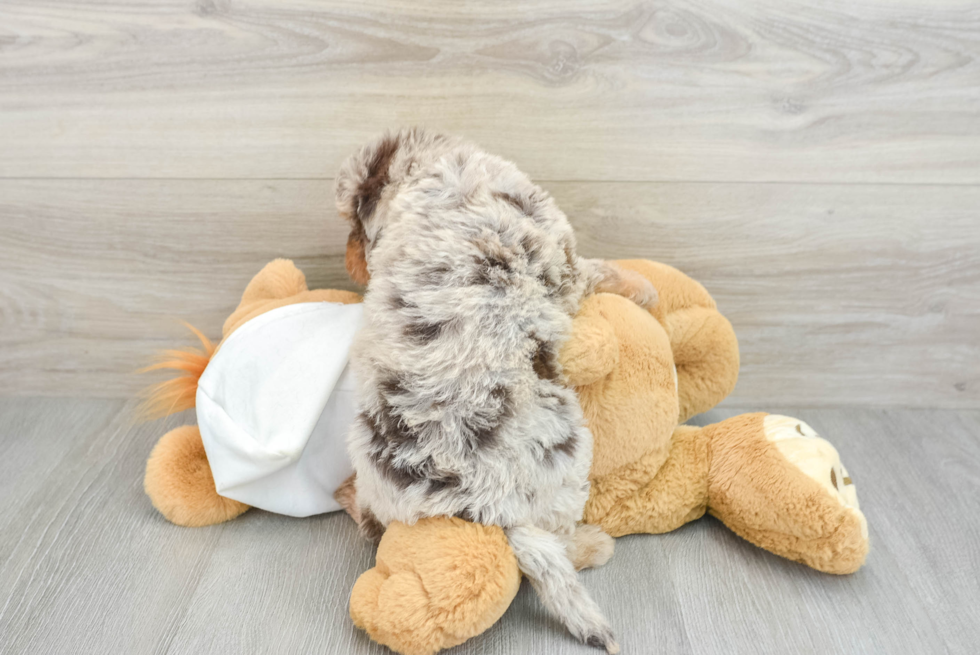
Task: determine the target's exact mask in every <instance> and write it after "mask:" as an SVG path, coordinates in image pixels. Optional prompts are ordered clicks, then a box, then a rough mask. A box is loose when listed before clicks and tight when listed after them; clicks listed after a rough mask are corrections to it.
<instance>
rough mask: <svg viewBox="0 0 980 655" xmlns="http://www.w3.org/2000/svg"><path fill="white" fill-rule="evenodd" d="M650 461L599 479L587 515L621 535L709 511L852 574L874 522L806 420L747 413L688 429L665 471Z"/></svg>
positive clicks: (815, 562) (813, 561)
mask: <svg viewBox="0 0 980 655" xmlns="http://www.w3.org/2000/svg"><path fill="white" fill-rule="evenodd" d="M658 461H659V458H658V457H651V462H653V463H654V465H652V466H647V465H645V462H644V460H643V459H640V460H639V461H637V462H636V463H634V464H631V465H629V466H625V467H623V468H622V469H619V470H617V471H615V472H614V473H612V474H610V475H606V476H604V477H602V478H599V479H596V480H593V483H592V494H591V496H590V497H589V502H588V504H587V505H586V508H585V520H586V521H587V522H589V523H595V524H597V525H600V526H602V528H603V529H604V530H606V532H608V533H609V534H611V535H613V536H617V537H618V536H621V535H624V534H633V533H638V532H648V533H661V532H667V531H669V530H674V529H675V528H678V527H680V526H681V525H683V524H685V523H687V522H688V521H691V520H694V519H696V518H699V517H701V516H702V515H703V514H704V513H705V511H706V510H707V511H708V512H710V513H711V514H712V515H714V516H716V517H718V518H719V519H721V521H722V522H724V523H725V525H727V526H728V527H729V528H731V529H732V530H733V531H734V532H735V533H737V534H738V535H739V536H741V537H742V538H744V539H746V540H747V541H750V542H751V543H753V544H755V545H757V546H759V547H761V548H765V549H766V550H769V551H771V552H773V553H776V554H777V555H781V556H783V557H786V558H789V559H792V560H795V561H797V562H802V563H803V564H806V565H807V566H811V567H813V568H815V569H817V570H819V571H824V572H827V573H852V572H854V571H856V570H857V569H858V568H860V567H861V565H862V564H863V563H864V559H865V557H866V555H867V553H868V527H867V522H866V521H865V518H864V514H862V513H861V511H860V509H858V502H857V494H856V492H855V487H854V484H853V481H852V480H851V478H850V476H849V475H848V473H847V470H846V469H845V468H844V466H843V465H842V464H841V462H840V457H839V456H838V454H837V451H836V450H835V449H834V447H833V446H831V445H830V444H829V443H828V442H827V441H825V440H823V439H821V438H820V437H819V436H818V435H817V434H816V432H814V431H813V430H812V429H811V428H810V427H809V426H808V425H807V424H806V423H804V422H802V421H799V420H797V419H793V418H789V417H786V416H776V415H769V414H743V415H741V416H736V417H733V418H730V419H728V420H726V421H722V422H721V423H716V424H714V425H709V426H707V427H705V428H697V427H692V426H685V425H682V426H679V427H678V428H677V430H676V431H675V432H674V437H673V443H672V445H671V450H670V454H669V456H668V458H667V461H666V462H665V463H664V465H663V466H662V467H661V468H660V469H659V470H658V469H656V468H655V463H656V462H658Z"/></svg>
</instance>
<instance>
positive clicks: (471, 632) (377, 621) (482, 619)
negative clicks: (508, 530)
mask: <svg viewBox="0 0 980 655" xmlns="http://www.w3.org/2000/svg"><path fill="white" fill-rule="evenodd" d="M520 579H521V576H520V571H519V569H518V567H517V560H516V558H515V557H514V553H513V552H512V551H511V549H510V545H509V544H508V543H507V538H506V537H505V536H504V532H503V530H501V529H500V528H499V527H496V526H485V525H479V524H476V523H468V522H466V521H462V520H460V519H455V518H454V519H450V518H431V519H422V520H421V521H419V522H418V523H416V524H415V525H412V526H409V525H405V524H403V523H398V522H395V523H392V524H391V525H389V526H388V529H387V531H386V532H385V534H384V536H383V537H382V539H381V543H380V544H379V545H378V554H377V559H376V563H375V566H374V568H372V569H370V570H368V571H365V572H364V573H363V574H362V575H361V577H360V578H358V579H357V582H356V583H354V588H353V590H352V591H351V599H350V615H351V618H352V619H353V620H354V623H355V625H357V626H358V627H360V628H362V629H364V630H365V631H367V633H368V635H369V636H370V637H371V638H372V639H374V640H375V641H377V642H378V643H380V644H383V645H385V646H388V647H389V648H391V649H392V650H394V651H396V652H398V653H402V654H403V655H429V654H431V653H435V652H437V651H439V650H442V649H443V648H450V647H452V646H455V645H457V644H461V643H463V642H464V641H466V640H467V639H469V638H470V637H473V636H475V635H478V634H480V633H481V632H483V631H484V630H486V629H487V628H489V627H490V626H491V625H493V624H494V623H496V622H497V620H498V619H499V618H500V617H501V616H502V615H503V613H504V611H505V610H506V609H507V608H508V607H509V606H510V603H511V601H512V600H513V599H514V596H515V595H516V594H517V589H518V587H519V585H520Z"/></svg>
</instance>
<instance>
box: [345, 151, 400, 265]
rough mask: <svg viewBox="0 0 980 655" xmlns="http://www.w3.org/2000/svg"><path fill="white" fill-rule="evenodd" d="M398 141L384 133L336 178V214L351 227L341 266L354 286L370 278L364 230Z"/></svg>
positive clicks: (374, 207) (348, 163)
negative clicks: (344, 266) (353, 282)
mask: <svg viewBox="0 0 980 655" xmlns="http://www.w3.org/2000/svg"><path fill="white" fill-rule="evenodd" d="M399 141H400V139H399V135H393V134H390V133H386V134H384V135H383V136H381V137H380V138H378V139H376V140H375V141H373V142H372V143H369V144H368V145H366V146H364V147H363V148H361V150H360V151H358V152H357V153H356V154H354V155H352V156H351V157H350V158H348V159H347V161H346V162H344V165H343V166H341V168H340V173H339V174H338V176H337V196H336V201H337V211H338V212H339V213H340V216H341V217H342V218H343V219H344V220H346V221H347V222H348V223H349V224H350V228H351V230H350V235H349V236H348V237H347V255H346V257H345V258H344V260H345V261H344V263H345V264H346V267H347V272H348V273H349V274H350V276H351V278H352V279H353V280H354V281H355V282H357V283H358V284H367V283H368V280H369V279H370V275H369V274H368V269H367V250H368V248H369V246H370V239H369V235H368V233H369V230H367V229H366V228H367V224H368V223H369V222H370V221H371V219H372V218H374V213H375V210H376V209H377V207H378V202H379V201H380V200H381V193H382V191H384V188H385V186H387V184H388V182H389V181H390V175H389V170H390V169H391V163H392V159H393V158H394V156H395V153H396V152H398V145H399ZM374 229H375V231H376V230H377V229H378V226H374Z"/></svg>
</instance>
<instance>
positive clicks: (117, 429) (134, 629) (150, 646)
mask: <svg viewBox="0 0 980 655" xmlns="http://www.w3.org/2000/svg"><path fill="white" fill-rule="evenodd" d="M748 409H749V410H752V409H754V408H751V407H750V408H748ZM130 410H131V405H123V403H121V402H119V401H115V400H98V399H87V400H78V399H75V400H72V399H31V400H24V399H16V400H15V399H5V400H0V448H2V449H3V451H4V452H5V453H13V454H14V455H13V457H10V458H0V474H2V475H3V477H2V478H0V484H4V486H3V487H0V490H2V491H3V495H2V496H0V502H2V505H0V508H2V510H3V511H2V513H0V520H3V526H2V527H3V529H2V530H0V634H2V635H3V639H0V653H2V654H3V655H7V654H8V653H9V654H11V655H13V654H14V653H18V654H19V653H59V654H64V655H75V654H93V655H95V654H99V655H102V654H104V653H127V654H132V655H143V654H149V653H153V654H156V655H163V654H170V655H183V654H188V655H191V654H193V655H238V654H240V653H257V654H265V653H270V654H272V653H282V654H286V653H314V652H315V653H328V654H344V655H355V654H356V655H360V654H362V653H372V654H375V653H376V654H381V653H386V652H389V651H387V650H385V649H383V648H380V647H379V646H377V645H376V644H373V643H372V642H370V641H369V640H368V639H367V638H366V636H365V635H364V634H363V633H362V632H360V631H359V630H356V629H355V628H354V627H353V626H352V624H351V622H350V619H349V617H348V616H347V600H348V596H349V591H350V587H351V585H352V584H353V581H354V580H355V579H356V577H357V576H358V575H359V574H360V573H361V571H363V570H364V569H365V568H367V567H368V566H370V564H371V562H372V560H373V552H372V548H371V547H370V546H369V545H368V544H367V543H366V542H364V541H361V540H360V539H359V538H358V537H357V536H356V529H355V528H354V526H353V523H352V522H351V521H350V520H349V519H348V518H347V517H346V516H345V515H342V514H330V515H325V516H318V517H312V518H309V519H291V518H286V517H281V516H275V515H272V514H268V513H265V512H260V511H256V510H252V511H250V512H248V513H246V514H245V515H244V516H242V517H241V518H239V519H236V520H235V521H232V522H230V523H227V524H225V525H223V526H215V527H210V528H201V529H186V528H179V527H176V526H174V525H171V524H169V523H167V522H166V521H164V520H163V519H162V518H161V517H160V516H159V515H158V514H156V512H155V511H154V510H153V509H152V508H151V507H150V505H149V502H148V501H147V499H146V497H145V496H144V495H143V493H142V484H141V482H142V473H143V464H144V461H145V459H146V456H147V455H148V453H149V451H150V448H151V447H152V445H153V443H154V442H155V441H156V440H157V439H158V438H159V437H160V436H161V435H162V434H163V433H164V431H165V430H167V429H169V428H170V427H173V426H174V425H176V424H177V423H179V422H180V421H181V420H182V419H181V417H176V418H174V419H171V420H168V421H162V422H159V423H156V424H151V425H143V426H137V427H133V426H132V425H131V423H130V414H129V412H130ZM740 411H741V410H736V409H726V410H715V411H712V412H709V413H707V414H705V415H703V416H700V417H697V419H696V421H695V422H697V423H698V424H702V425H703V424H707V423H711V422H715V421H718V420H722V419H724V418H727V417H728V416H732V415H735V414H737V413H740ZM780 412H781V413H785V414H789V415H792V416H797V417H799V418H801V419H803V420H805V421H807V422H808V423H809V424H810V425H812V426H813V427H814V428H815V429H816V430H817V431H818V432H819V433H821V434H822V435H823V436H825V437H826V438H828V439H830V440H831V441H832V442H833V443H834V444H835V445H836V446H837V448H838V450H839V451H840V453H841V456H842V458H843V460H844V462H845V464H846V466H847V468H848V470H849V471H850V473H851V475H852V477H853V478H854V481H855V484H856V485H857V486H858V493H859V497H860V500H861V507H862V509H863V510H864V512H865V513H866V515H867V516H868V521H869V528H870V533H871V540H872V550H871V553H870V555H869V558H868V562H867V564H866V566H865V567H864V568H863V569H861V570H860V571H859V572H858V573H856V574H854V575H851V576H840V577H838V576H830V575H824V574H820V573H817V572H815V571H812V570H810V569H808V568H806V567H804V566H802V565H799V564H795V563H793V562H789V561H787V560H783V559H781V558H778V557H775V556H773V555H770V554H768V553H766V552H764V551H762V550H760V549H758V548H755V547H754V546H751V545H749V544H748V543H747V542H744V541H742V540H741V539H739V538H738V537H736V536H735V535H734V534H732V533H731V532H729V531H728V530H727V529H726V528H725V527H724V526H722V525H721V524H720V523H719V522H718V521H715V520H714V519H710V518H705V519H702V520H700V521H697V522H695V523H693V524H691V525H688V526H686V527H684V528H682V529H680V530H677V531H675V532H672V533H669V534H666V535H659V536H649V535H637V536H632V537H626V538H623V539H619V540H617V543H616V554H615V555H614V557H613V559H612V560H611V561H610V563H609V564H607V565H606V566H605V567H602V568H600V569H596V570H593V571H587V572H585V573H584V574H583V577H584V581H585V584H586V585H587V586H588V588H589V589H590V590H591V592H592V593H593V594H594V596H595V597H596V599H597V601H598V602H599V603H600V605H602V606H603V607H604V609H605V610H606V612H607V614H608V615H609V617H610V618H611V620H612V622H613V624H614V625H615V626H616V630H617V635H618V637H619V640H620V642H621V643H622V645H623V652H629V653H661V652H663V653H677V654H678V655H687V654H693V653H698V654H714V653H718V654H721V653H725V654H726V655H727V654H742V653H744V654H746V655H748V654H753V655H754V654H757V653H811V652H812V653H844V652H846V653H859V654H881V655H904V654H909V655H918V654H920V653H952V654H960V653H962V654H964V655H967V654H972V653H973V652H975V647H976V644H977V643H980V626H978V624H977V622H976V620H975V617H974V614H975V612H974V611H973V610H974V608H975V607H976V605H977V603H978V602H980V558H978V556H977V549H976V547H975V546H976V543H977V541H978V539H980V523H978V521H977V520H976V516H977V513H978V510H980V505H978V499H980V438H978V430H980V412H976V411H951V410H867V409H853V408H851V409H801V408H794V407H787V408H781V409H780ZM184 418H185V419H186V418H188V417H184ZM11 475H13V476H14V479H15V481H16V483H15V484H7V481H8V480H10V479H11V477H10V476H11ZM451 652H452V653H453V655H464V654H465V655H473V654H480V655H491V654H493V655H504V654H509V653H549V654H555V655H565V654H570V653H581V654H582V655H586V654H593V653H595V651H594V650H593V649H590V648H587V647H584V646H581V645H579V644H578V643H576V642H575V641H574V640H573V639H572V638H571V637H570V636H568V635H567V633H566V632H565V631H564V630H563V629H562V628H561V627H560V626H559V625H558V624H557V623H556V622H555V621H554V620H553V619H551V618H550V617H548V616H547V614H546V613H545V611H544V609H543V608H542V606H541V605H540V603H539V602H538V600H537V598H536V597H535V595H534V593H533V591H532V590H531V589H530V588H529V587H528V586H527V585H526V584H525V585H524V586H523V587H522V589H521V591H520V592H519V594H518V596H517V598H516V600H515V602H514V604H513V605H512V606H511V608H510V609H509V610H508V611H507V613H506V614H505V615H504V617H503V618H502V619H501V621H500V622H498V623H497V624H496V625H495V626H493V627H492V628H491V629H490V630H488V631H487V632H486V633H484V634H483V635H481V636H480V637H478V638H476V639H473V640H470V641H469V642H467V643H465V644H463V645H462V646H460V647H458V648H457V649H454V650H453V651H451Z"/></svg>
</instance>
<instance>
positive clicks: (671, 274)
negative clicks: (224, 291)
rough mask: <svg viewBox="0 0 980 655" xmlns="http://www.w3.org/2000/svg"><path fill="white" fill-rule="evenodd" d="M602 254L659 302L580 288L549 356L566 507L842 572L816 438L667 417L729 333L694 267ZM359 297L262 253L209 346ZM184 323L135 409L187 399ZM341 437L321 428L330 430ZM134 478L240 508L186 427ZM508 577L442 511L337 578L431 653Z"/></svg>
mask: <svg viewBox="0 0 980 655" xmlns="http://www.w3.org/2000/svg"><path fill="white" fill-rule="evenodd" d="M618 263H619V264H620V265H621V266H623V267H625V268H629V269H632V270H634V271H637V272H639V273H641V274H642V275H644V276H645V277H647V278H648V279H649V280H650V281H651V282H653V284H654V286H655V287H656V288H657V290H658V291H659V293H660V303H659V305H658V306H657V307H656V308H655V309H654V310H652V311H646V310H644V309H641V308H640V307H638V306H637V305H635V304H633V303H632V302H630V301H628V300H626V299H624V298H621V297H619V296H614V295H608V294H599V295H596V296H592V297H590V298H588V299H586V301H585V302H584V303H583V305H582V308H581V311H580V312H579V315H578V316H577V318H576V319H575V321H574V327H573V332H572V336H571V339H570V340H569V341H568V343H567V344H566V346H565V348H564V350H563V352H562V353H561V357H560V359H561V364H562V367H563V371H564V376H565V379H566V380H567V383H568V384H569V385H571V386H574V387H575V389H576V391H577V392H578V396H579V399H580V401H581V404H582V408H583V410H584V414H585V417H586V420H587V421H588V424H589V427H590V428H591V430H592V433H593V435H594V438H595V442H594V448H593V453H594V454H593V462H592V470H591V476H590V477H591V482H592V489H591V495H590V497H589V501H588V503H587V505H586V507H585V515H584V520H585V521H586V522H587V523H591V524H595V525H598V526H601V527H602V529H603V530H605V531H606V532H607V533H609V534H610V535H612V536H621V535H626V534H635V533H651V534H656V533H662V532H667V531H670V530H674V529H676V528H678V527H680V526H682V525H684V524H685V523H687V522H689V521H693V520H695V519H698V518H700V517H701V516H703V515H704V514H705V513H706V512H707V513H710V514H712V515H713V516H715V517H717V518H718V519H720V520H721V521H722V522H723V523H725V525H727V526H728V527H729V528H730V529H732V530H733V531H734V532H735V533H737V534H738V535H739V536H741V537H742V538H744V539H746V540H747V541H750V542H751V543H754V544H756V545H757V546H760V547H762V548H765V549H766V550H768V551H770V552H773V553H775V554H777V555H781V556H783V557H786V558H789V559H792V560H795V561H797V562H801V563H803V564H806V565H808V566H811V567H813V568H815V569H817V570H820V571H825V572H827V573H838V574H843V573H851V572H853V571H856V570H857V569H858V568H859V567H860V566H861V565H862V564H863V563H864V559H865V557H866V555H867V552H868V531H867V523H866V521H865V518H864V515H863V514H862V513H861V511H860V510H859V509H858V502H857V495H856V493H855V486H854V484H853V482H852V480H851V478H850V476H849V475H848V472H847V470H846V469H845V468H844V466H843V465H842V464H841V462H840V458H839V456H838V454H837V451H836V450H835V449H834V447H833V446H831V445H830V443H828V442H827V441H825V440H824V439H822V438H821V437H820V436H818V435H817V434H816V433H815V432H814V431H813V429H812V428H810V426H808V425H807V424H806V423H804V422H802V421H800V420H797V419H794V418H790V417H787V416H776V415H771V414H765V413H753V414H744V415H741V416H736V417H734V418H730V419H728V420H725V421H722V422H720V423H716V424H714V425H710V426H707V427H703V428H699V427H693V426H688V425H682V423H683V422H684V421H686V420H687V419H688V418H689V417H691V416H693V415H694V414H697V413H700V412H703V411H706V410H708V409H710V408H711V407H713V406H714V405H716V404H717V403H718V402H720V401H721V400H722V399H723V398H724V397H725V396H727V395H728V393H730V392H731V390H732V389H733V388H734V386H735V382H736V379H737V376H738V365H739V360H738V344H737V342H736V339H735V335H734V333H733V331H732V328H731V325H730V324H729V322H728V321H727V320H726V319H725V318H724V317H723V316H722V315H721V314H720V313H719V312H718V310H717V308H716V306H715V303H714V301H713V300H712V298H711V296H709V295H708V293H707V291H706V290H705V289H704V288H703V287H702V286H701V285H700V284H698V283H697V282H695V281H694V280H691V279H690V278H688V277H687V276H685V275H683V274H682V273H680V272H679V271H677V270H676V269H674V268H671V267H670V266H667V265H664V264H658V263H654V262H649V261H642V260H633V261H621V262H618ZM359 301H360V297H359V296H358V295H357V294H354V293H351V292H346V291H335V290H316V291H310V290H309V289H308V288H307V286H306V280H305V278H304V276H303V274H302V273H301V272H300V271H299V270H298V269H297V268H296V267H295V266H294V265H293V264H292V262H290V261H287V260H276V261H274V262H272V263H270V264H268V265H267V266H266V267H265V268H264V269H263V270H262V271H261V272H260V273H259V274H258V275H257V276H256V277H255V278H254V279H253V280H252V281H251V283H250V284H249V285H248V287H247V289H246V290H245V293H244V295H243V296H242V301H241V303H240V304H239V306H238V308H237V309H236V310H235V312H234V313H233V314H232V315H231V316H230V317H229V318H228V320H227V321H226V322H225V325H224V330H223V336H224V340H223V341H222V344H221V345H224V344H226V343H227V341H228V337H229V336H230V335H231V334H232V333H234V332H235V331H236V330H238V329H239V328H241V327H242V326H243V325H246V324H248V323H249V321H252V320H254V319H255V318H256V317H259V316H261V315H263V314H266V313H267V312H270V311H272V310H276V309H279V308H283V307H286V306H289V305H294V304H299V303H323V302H327V303H342V304H350V303H357V302H359ZM198 336H199V337H200V338H201V340H202V342H203V343H204V345H205V349H204V351H201V352H194V351H169V353H167V358H166V359H165V360H164V361H161V362H159V363H157V364H155V365H154V366H152V367H150V368H151V369H177V370H180V371H182V372H183V373H184V374H185V375H184V376H183V377H179V378H176V379H174V380H169V381H167V382H164V383H161V384H160V385H158V386H157V387H156V388H155V389H154V390H153V391H152V393H151V394H150V395H149V400H148V403H147V404H146V406H145V407H146V409H147V412H146V413H147V415H149V416H162V415H166V414H169V413H172V412H175V411H180V410H183V409H188V408H191V407H194V404H195V395H196V393H197V386H198V380H199V378H200V376H201V375H202V373H204V371H205V370H206V368H207V366H208V364H209V361H211V358H212V356H214V354H215V350H216V348H215V347H214V346H212V345H211V344H210V342H208V341H207V339H205V338H204V337H203V335H200V334H199V333H198ZM199 411H200V410H199ZM345 436H346V435H344V434H336V435H331V438H336V440H338V441H339V442H341V443H342V442H343V440H344V439H345ZM145 489H146V492H147V494H148V495H149V496H150V499H151V501H152V502H153V505H154V506H155V507H156V508H157V509H158V510H159V511H160V512H161V513H162V514H163V515H164V516H165V517H166V518H167V519H169V520H170V521H172V522H174V523H176V524H178V525H185V526H203V525H210V524H214V523H220V522H222V521H227V520H229V519H232V518H235V517H236V516H238V515H239V514H241V513H242V512H244V511H246V510H247V509H248V508H249V505H248V504H245V503H243V502H239V501H236V500H232V499H230V498H227V497H224V496H221V495H219V494H218V493H217V491H216V487H215V479H214V477H213V476H212V469H211V466H210V464H209V461H208V453H207V452H206V450H205V447H204V442H203V441H202V437H201V433H200V431H199V430H198V428H197V426H184V427H180V428H177V429H175V430H172V431H171V432H169V433H167V434H166V435H164V436H163V437H162V438H161V439H160V441H159V443H158V444H157V445H156V447H155V448H154V449H153V452H152V453H151V455H150V458H149V461H148V462H147V467H146V478H145ZM341 493H343V490H341ZM355 518H356V516H355ZM519 582H520V572H519V570H518V567H517V561H516V559H515V557H514V555H513V553H512V552H511V551H510V547H509V546H508V544H507V540H506V538H505V536H504V533H503V531H502V530H501V529H500V528H499V527H497V526H484V525H479V524H473V523H468V522H466V521H463V520H461V519H459V518H430V519H423V520H421V521H419V522H418V523H416V524H415V525H405V524H401V523H393V524H391V525H389V526H388V528H387V531H386V532H385V533H384V535H383V537H382V538H381V541H380V544H379V546H378V552H377V559H376V564H375V566H374V568H372V569H370V570H368V571H366V572H365V573H364V574H362V575H361V577H360V578H359V579H358V580H357V582H356V583H355V585H354V588H353V591H352V593H351V601H350V613H351V617H352V618H353V620H354V622H355V623H356V624H357V625H358V626H359V627H361V628H363V629H364V630H366V631H367V632H368V634H369V635H370V636H371V637H372V638H373V639H374V640H376V641H378V642H380V643H382V644H384V645H386V646H389V647H390V648H392V649H393V650H395V651H397V652H399V653H404V654H406V655H422V654H428V653H435V652H437V651H439V650H440V649H444V648H449V647H451V646H454V645H457V644H460V643H462V642H463V641H465V640H467V639H469V638H471V637H473V636H475V635H478V634H480V633H481V632H483V631H484V630H486V629H487V628H489V627H490V626H491V625H493V624H494V623H495V622H496V621H497V620H498V619H499V618H500V616H501V615H502V614H503V613H504V611H505V610H506V609H507V607H508V606H509V605H510V603H511V601H512V600H513V598H514V596H515V594H516V593H517V589H518V586H519Z"/></svg>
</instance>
